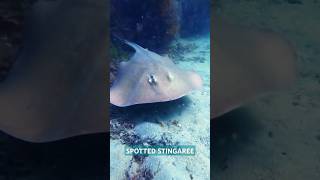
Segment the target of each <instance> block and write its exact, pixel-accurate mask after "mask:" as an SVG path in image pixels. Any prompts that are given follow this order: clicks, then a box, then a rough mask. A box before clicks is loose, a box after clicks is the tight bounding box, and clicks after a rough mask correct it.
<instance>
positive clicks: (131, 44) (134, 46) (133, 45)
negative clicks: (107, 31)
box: [113, 34, 146, 52]
mask: <svg viewBox="0 0 320 180" xmlns="http://www.w3.org/2000/svg"><path fill="white" fill-rule="evenodd" d="M113 36H114V37H115V38H117V39H118V40H120V41H121V42H122V43H125V44H127V45H129V46H130V47H132V48H133V49H134V50H135V51H136V52H141V51H145V50H146V49H144V48H143V47H141V46H139V45H138V44H136V43H133V42H131V41H128V40H126V39H123V38H121V37H119V36H118V35H116V34H113Z"/></svg>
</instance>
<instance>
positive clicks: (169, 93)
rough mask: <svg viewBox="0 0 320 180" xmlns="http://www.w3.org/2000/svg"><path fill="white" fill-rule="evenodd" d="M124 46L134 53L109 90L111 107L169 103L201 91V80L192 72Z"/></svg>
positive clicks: (145, 50)
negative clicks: (112, 105)
mask: <svg viewBox="0 0 320 180" xmlns="http://www.w3.org/2000/svg"><path fill="white" fill-rule="evenodd" d="M126 43H127V44H128V45H130V46H131V47H133V48H134V49H135V51H136V52H135V54H134V55H133V56H132V58H130V60H129V61H128V62H123V63H121V64H120V68H119V72H118V75H117V79H116V80H115V82H114V84H113V86H112V87H111V89H110V102H111V103H112V104H114V105H116V106H120V107H124V106H130V105H135V104H144V103H154V102H164V101H171V100H175V99H178V98H180V97H182V96H185V95H186V94H188V93H189V92H190V91H193V90H196V89H199V88H201V86H202V80H201V77H200V76H199V75H198V74H196V73H195V72H193V71H186V70H182V69H180V68H178V67H177V66H176V65H175V64H174V63H173V62H172V61H171V60H170V59H169V58H168V57H162V56H160V55H158V54H156V53H154V52H152V51H149V50H147V49H144V48H142V47H140V46H139V45H137V44H134V43H131V42H126ZM153 80H154V82H152V81H153Z"/></svg>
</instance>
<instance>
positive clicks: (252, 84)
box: [211, 18, 296, 118]
mask: <svg viewBox="0 0 320 180" xmlns="http://www.w3.org/2000/svg"><path fill="white" fill-rule="evenodd" d="M215 20H216V21H215V22H214V23H212V25H213V27H212V30H213V33H212V34H211V35H212V37H211V40H212V41H211V43H212V44H213V45H212V46H211V47H212V48H211V59H212V60H213V63H212V70H213V75H212V78H211V84H212V88H211V97H212V98H211V117H212V118H215V117H218V116H220V115H222V114H224V113H227V112H229V111H231V110H233V109H235V108H238V107H240V106H242V105H244V104H245V103H248V102H249V101H252V100H254V99H256V98H258V97H260V96H262V95H266V94H268V93H270V92H275V91H281V90H286V89H288V88H289V87H291V86H292V85H293V84H294V82H295V77H296V72H295V71H296V70H295V61H296V53H295V49H294V48H293V46H292V45H291V44H290V42H289V41H288V40H286V39H285V38H283V37H282V36H280V35H279V34H278V33H275V32H272V31H270V30H256V29H253V28H249V27H244V26H239V25H231V24H228V23H226V21H225V20H221V19H218V18H216V19H215Z"/></svg>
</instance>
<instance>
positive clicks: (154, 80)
mask: <svg viewBox="0 0 320 180" xmlns="http://www.w3.org/2000/svg"><path fill="white" fill-rule="evenodd" d="M148 82H149V84H150V85H156V84H157V78H156V76H155V75H153V74H150V75H149V76H148Z"/></svg>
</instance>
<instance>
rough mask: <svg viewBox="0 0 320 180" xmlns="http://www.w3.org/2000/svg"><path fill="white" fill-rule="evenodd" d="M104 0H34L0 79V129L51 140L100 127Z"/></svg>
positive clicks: (103, 102) (103, 121) (103, 82)
mask: <svg viewBox="0 0 320 180" xmlns="http://www.w3.org/2000/svg"><path fill="white" fill-rule="evenodd" d="M107 3H108V2H107V1H104V0H59V1H48V2H39V3H37V4H35V5H34V7H33V9H32V12H31V14H30V15H29V16H28V19H27V25H26V26H27V27H26V33H25V41H24V44H23V49H22V50H21V53H20V54H19V55H18V58H17V61H16V63H15V65H14V67H13V69H12V70H11V71H10V73H9V75H8V77H7V79H6V80H5V81H4V82H3V83H1V84H0V130H1V131H4V132H6V133H8V134H10V135H12V136H15V137H17V138H20V139H23V140H27V141H32V142H45V141H53V140H58V139H62V138H67V137H70V136H75V135H81V134H87V133H97V132H106V130H107V125H108V123H107V114H106V109H107V101H106V92H105V88H106V86H105V85H106V75H105V74H106V70H107V61H106V58H107V54H106V51H105V50H106V48H107V42H108V40H107V39H108V35H107V28H108V26H107V24H108V17H107V12H106V11H107Z"/></svg>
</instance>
